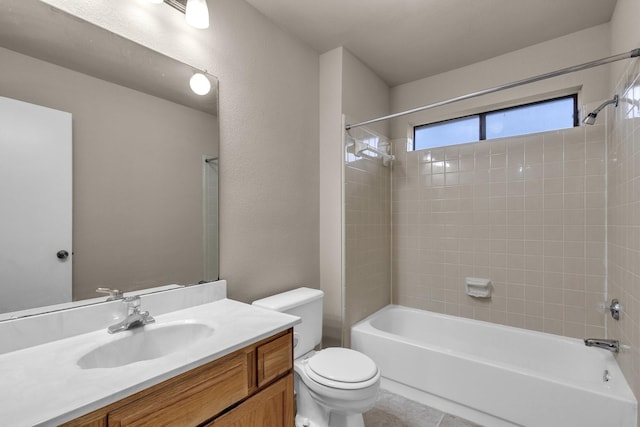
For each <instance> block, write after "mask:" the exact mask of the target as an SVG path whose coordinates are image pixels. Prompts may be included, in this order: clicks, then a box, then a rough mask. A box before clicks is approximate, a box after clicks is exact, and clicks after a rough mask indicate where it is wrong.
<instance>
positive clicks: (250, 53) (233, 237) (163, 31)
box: [46, 0, 319, 301]
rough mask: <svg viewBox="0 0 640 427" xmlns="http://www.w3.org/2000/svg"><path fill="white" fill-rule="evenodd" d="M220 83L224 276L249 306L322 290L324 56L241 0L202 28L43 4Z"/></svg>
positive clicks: (56, 1)
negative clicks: (283, 294) (297, 290)
mask: <svg viewBox="0 0 640 427" xmlns="http://www.w3.org/2000/svg"><path fill="white" fill-rule="evenodd" d="M46 2H47V3H50V4H53V5H58V6H60V7H62V8H63V9H65V10H67V11H69V12H71V13H73V14H76V15H78V16H80V17H84V18H87V19H89V20H90V21H92V22H95V23H97V24H98V25H102V26H104V27H106V28H108V29H110V30H112V31H114V32H116V33H118V34H121V35H123V36H125V37H129V38H131V39H133V40H136V41H139V42H142V43H143V44H144V45H146V46H148V47H150V48H152V49H155V50H158V51H160V52H163V53H165V54H167V55H169V56H171V57H174V58H176V59H180V60H183V61H185V62H188V63H191V64H193V65H194V66H197V67H199V68H203V69H207V70H208V71H209V72H211V73H212V74H214V75H216V76H218V77H219V79H220V141H221V142H220V144H221V145H220V186H221V190H220V243H221V247H220V275H221V277H222V278H224V279H227V280H228V281H229V295H230V297H232V298H236V299H239V300H243V301H251V300H253V299H257V298H260V297H263V296H266V295H269V294H272V293H275V292H278V291H282V290H286V289H291V288H293V287H296V286H300V285H306V286H311V287H318V286H319V261H318V258H319V250H318V247H319V244H318V240H319V226H318V224H319V213H318V212H319V208H318V207H319V201H318V200H319V195H318V193H319V190H318V187H319V182H318V177H319V172H318V132H319V131H318V114H319V113H318V104H319V103H318V98H319V95H318V73H319V71H318V68H319V66H318V64H319V60H318V54H317V53H316V52H314V51H313V50H311V49H310V48H308V47H307V46H305V45H303V44H302V43H301V42H299V41H298V40H296V39H294V38H292V37H291V36H289V35H287V34H285V33H284V32H283V31H282V30H280V29H279V28H277V27H276V26H275V25H274V24H272V23H271V22H270V21H268V20H267V19H266V18H265V17H264V16H263V15H261V14H260V13H259V12H257V11H256V10H255V9H253V8H252V7H251V6H249V5H248V4H247V3H245V2H243V1H237V0H215V1H209V2H208V4H209V6H210V9H211V11H210V12H211V27H210V28H209V29H207V30H196V29H193V28H190V27H188V26H187V25H186V24H185V23H184V16H183V15H181V14H180V13H178V12H176V11H175V10H173V9H172V8H170V7H167V6H164V5H161V6H155V5H152V4H149V3H147V2H131V1H129V0H98V1H94V2H91V3H90V4H89V3H87V2H85V1H81V0H73V1H69V0H46Z"/></svg>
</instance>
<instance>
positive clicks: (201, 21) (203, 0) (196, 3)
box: [147, 0, 209, 29]
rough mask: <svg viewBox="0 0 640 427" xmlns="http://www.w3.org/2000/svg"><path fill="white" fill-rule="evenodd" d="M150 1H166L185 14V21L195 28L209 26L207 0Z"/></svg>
mask: <svg viewBox="0 0 640 427" xmlns="http://www.w3.org/2000/svg"><path fill="white" fill-rule="evenodd" d="M147 1H148V2H150V3H155V4H161V3H165V4H168V5H169V6H171V7H173V8H174V9H176V10H179V11H180V12H182V13H184V14H185V21H187V24H189V25H191V26H192V27H194V28H199V29H205V28H209V8H208V7H207V0H147Z"/></svg>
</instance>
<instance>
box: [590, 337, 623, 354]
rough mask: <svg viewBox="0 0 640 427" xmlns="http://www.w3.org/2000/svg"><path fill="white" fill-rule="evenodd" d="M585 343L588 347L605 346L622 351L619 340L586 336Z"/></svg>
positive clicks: (615, 350) (615, 351)
mask: <svg viewBox="0 0 640 427" xmlns="http://www.w3.org/2000/svg"><path fill="white" fill-rule="evenodd" d="M584 345H586V346H587V347H598V348H604V349H605V350H609V351H612V352H614V353H617V352H619V351H620V341H618V340H606V339H602V338H586V339H585V340H584Z"/></svg>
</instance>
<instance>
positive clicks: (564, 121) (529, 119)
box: [486, 98, 574, 139]
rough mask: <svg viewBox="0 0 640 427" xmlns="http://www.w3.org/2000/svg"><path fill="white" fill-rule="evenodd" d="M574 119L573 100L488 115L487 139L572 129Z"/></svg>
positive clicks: (568, 99)
mask: <svg viewBox="0 0 640 427" xmlns="http://www.w3.org/2000/svg"><path fill="white" fill-rule="evenodd" d="M573 117H574V111H573V98H563V99H557V100H554V101H548V102H544V103H538V104H531V105H525V106H523V107H517V108H509V109H508V110H502V111H495V112H492V113H486V139H493V138H504V137H507V136H515V135H525V134H528V133H536V132H546V131H550V130H556V129H566V128H570V127H573V125H574V118H573Z"/></svg>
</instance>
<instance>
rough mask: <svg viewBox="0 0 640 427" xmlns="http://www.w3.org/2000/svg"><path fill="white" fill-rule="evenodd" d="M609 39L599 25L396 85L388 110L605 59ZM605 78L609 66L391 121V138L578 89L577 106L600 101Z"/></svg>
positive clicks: (606, 28) (604, 94) (604, 91)
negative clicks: (426, 125) (425, 125)
mask: <svg viewBox="0 0 640 427" xmlns="http://www.w3.org/2000/svg"><path fill="white" fill-rule="evenodd" d="M609 40H610V31H609V25H608V24H603V25H599V26H596V27H592V28H588V29H586V30H583V31H579V32H576V33H573V34H570V35H568V36H564V37H559V38H557V39H553V40H550V41H548V42H544V43H540V44H537V45H534V46H531V47H528V48H525V49H520V50H517V51H514V52H510V53H507V54H505V55H500V56H497V57H495V58H492V59H489V60H486V61H482V62H478V63H476V64H472V65H469V66H467V67H463V68H459V69H457V70H453V71H450V72H447V73H443V74H439V75H436V76H433V77H429V78H426V79H422V80H416V81H414V82H411V83H407V84H404V85H400V86H396V87H394V88H393V89H392V90H391V111H394V112H396V111H403V110H407V109H410V108H415V107H419V106H422V105H427V104H430V103H434V102H438V101H443V100H446V99H450V98H453V97H456V96H461V95H465V94H468V93H473V92H476V91H480V90H484V89H488V88H492V87H495V86H500V85H503V84H506V83H510V82H514V81H518V80H520V79H525V78H528V77H532V76H536V75H539V74H543V73H547V72H551V71H555V70H558V69H561V68H564V67H569V66H572V65H577V64H581V63H584V62H588V61H592V60H596V59H600V58H604V57H607V56H609V55H610V53H609V52H610V50H609V49H610V46H609ZM608 78H609V69H608V67H606V66H605V67H598V68H592V69H590V70H585V71H580V72H576V73H572V74H567V75H565V76H562V77H556V78H554V79H550V80H544V81H541V82H538V83H533V84H529V85H525V86H520V87H519V88H515V89H509V90H506V91H502V92H498V93H495V94H492V95H486V96H481V97H478V98H474V99H471V100H468V101H464V102H458V103H453V104H450V105H447V106H443V107H439V108H435V109H433V110H427V111H423V112H421V113H415V114H412V115H409V116H405V117H402V118H399V119H396V120H393V121H392V128H391V135H390V137H392V138H403V137H406V136H407V133H408V131H409V128H410V127H412V126H413V125H418V124H423V123H430V122H435V121H438V120H445V119H449V118H452V117H460V116H463V115H467V114H473V113H477V112H480V111H486V110H487V109H494V108H502V107H508V106H512V105H514V104H517V103H522V101H523V100H524V101H525V102H526V101H531V102H533V101H537V100H540V99H545V98H549V97H551V96H559V95H562V94H568V93H575V92H576V91H577V90H579V91H580V92H579V99H578V102H579V105H582V104H586V103H590V102H594V101H599V100H601V99H605V98H607V97H608V96H609V93H608V92H609V90H608V84H607V83H608Z"/></svg>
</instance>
